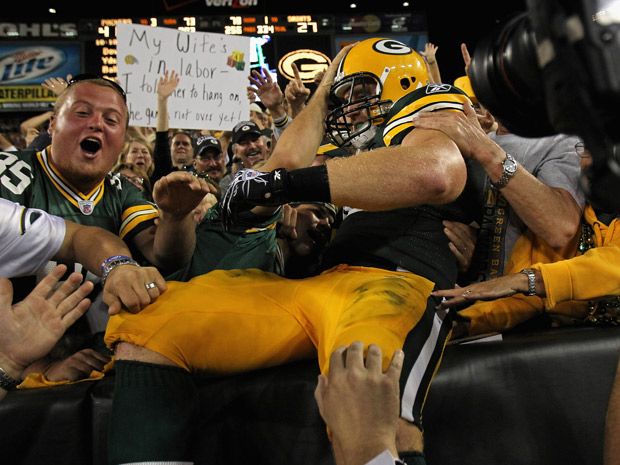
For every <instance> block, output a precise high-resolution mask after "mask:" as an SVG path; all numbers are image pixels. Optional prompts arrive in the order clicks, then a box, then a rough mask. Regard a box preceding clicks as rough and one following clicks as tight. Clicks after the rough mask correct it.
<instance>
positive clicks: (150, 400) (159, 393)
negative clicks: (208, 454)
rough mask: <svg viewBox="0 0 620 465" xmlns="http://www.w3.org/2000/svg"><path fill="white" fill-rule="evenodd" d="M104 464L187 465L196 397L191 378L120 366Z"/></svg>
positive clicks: (168, 370)
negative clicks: (170, 464) (150, 464)
mask: <svg viewBox="0 0 620 465" xmlns="http://www.w3.org/2000/svg"><path fill="white" fill-rule="evenodd" d="M115 369H116V378H115V386H114V400H113V403H112V415H111V423H110V427H109V429H108V431H109V432H108V461H109V463H110V464H111V465H117V464H121V463H131V462H147V461H189V456H190V447H189V446H190V439H191V437H192V433H193V429H192V424H196V423H195V422H194V421H193V420H194V418H193V417H194V415H195V413H196V412H197V410H198V392H197V390H196V386H195V384H194V382H193V380H192V377H191V375H190V374H189V373H188V372H187V371H185V370H183V369H181V368H177V367H170V366H165V365H154V364H150V363H142V362H134V361H127V360H119V361H117V362H116V364H115Z"/></svg>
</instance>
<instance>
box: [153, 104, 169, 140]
mask: <svg viewBox="0 0 620 465" xmlns="http://www.w3.org/2000/svg"><path fill="white" fill-rule="evenodd" d="M156 124H157V126H156V128H155V130H156V131H157V132H160V131H167V130H168V127H169V124H170V123H169V121H168V97H165V98H163V97H160V96H157V123H156Z"/></svg>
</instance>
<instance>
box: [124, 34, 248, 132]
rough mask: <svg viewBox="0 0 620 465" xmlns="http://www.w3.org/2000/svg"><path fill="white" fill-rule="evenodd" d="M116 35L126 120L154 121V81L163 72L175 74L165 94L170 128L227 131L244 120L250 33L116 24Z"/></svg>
mask: <svg viewBox="0 0 620 465" xmlns="http://www.w3.org/2000/svg"><path fill="white" fill-rule="evenodd" d="M116 38H117V40H118V44H117V51H118V80H119V83H120V84H121V86H122V87H123V88H124V89H125V91H126V92H127V104H128V106H129V124H131V125H133V126H146V127H153V126H155V125H156V121H157V82H158V80H159V78H160V77H161V76H163V74H164V73H165V72H166V71H167V70H168V71H170V70H174V71H176V72H177V73H178V74H179V76H180V82H179V85H178V86H177V88H176V90H175V91H174V92H173V93H172V95H170V97H169V98H168V118H169V126H170V127H171V128H185V129H223V130H231V129H232V128H233V126H234V125H235V124H237V123H238V122H239V121H243V120H247V119H248V118H249V114H250V109H249V102H248V99H247V96H246V86H247V83H248V75H249V73H250V63H249V59H250V38H249V37H240V36H230V35H225V34H212V33H207V32H183V31H178V30H176V29H170V28H160V27H150V26H142V25H138V24H118V25H117V26H116Z"/></svg>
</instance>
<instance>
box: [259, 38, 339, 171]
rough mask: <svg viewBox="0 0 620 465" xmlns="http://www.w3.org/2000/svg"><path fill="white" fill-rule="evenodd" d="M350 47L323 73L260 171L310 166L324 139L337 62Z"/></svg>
mask: <svg viewBox="0 0 620 465" xmlns="http://www.w3.org/2000/svg"><path fill="white" fill-rule="evenodd" d="M350 48H351V46H347V47H344V48H343V49H342V50H341V51H340V52H338V55H336V57H335V58H334V60H333V61H332V63H331V64H330V66H329V68H327V71H326V72H325V74H324V75H323V79H322V81H321V83H320V84H319V85H318V87H317V89H316V91H315V93H314V95H313V96H312V98H311V99H310V102H309V103H308V105H307V106H306V107H305V108H304V109H303V110H302V111H301V113H299V115H297V116H296V117H295V119H294V120H293V122H292V123H291V124H290V125H289V126H288V127H287V128H286V130H285V131H284V132H283V133H282V135H281V136H280V138H279V139H278V143H277V144H276V146H275V148H274V149H273V153H272V154H271V156H270V157H269V159H268V160H267V162H266V163H265V164H264V165H263V166H262V167H261V171H271V170H273V169H275V168H286V169H294V168H301V167H304V166H310V164H311V163H312V162H313V161H314V157H315V156H316V153H317V150H318V148H319V146H320V145H321V141H322V140H323V121H325V115H326V114H327V103H328V98H329V90H330V88H331V85H332V83H333V81H334V77H335V76H336V71H337V70H338V64H339V63H340V62H341V61H342V59H343V58H344V56H345V55H346V53H347V52H348V51H349V49H350Z"/></svg>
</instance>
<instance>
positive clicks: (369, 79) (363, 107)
mask: <svg viewBox="0 0 620 465" xmlns="http://www.w3.org/2000/svg"><path fill="white" fill-rule="evenodd" d="M382 91H383V84H382V83H381V80H380V79H379V78H378V77H377V76H375V75H374V74H372V73H367V72H359V73H354V74H351V75H350V76H347V77H345V78H344V79H342V80H340V81H338V82H336V83H335V84H333V85H332V88H331V90H330V99H331V101H332V104H333V105H334V108H333V109H332V110H331V111H330V112H329V113H328V114H327V117H326V118H325V128H326V132H327V136H328V137H329V138H330V140H331V141H332V142H333V143H334V144H335V145H337V146H338V147H354V148H355V149H364V148H366V147H367V146H368V145H369V144H370V142H372V140H373V139H374V136H375V133H376V130H377V128H376V126H377V125H380V124H382V123H383V122H384V120H385V116H386V115H387V113H388V111H389V110H390V108H391V107H392V103H393V102H392V101H391V100H381V93H382Z"/></svg>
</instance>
